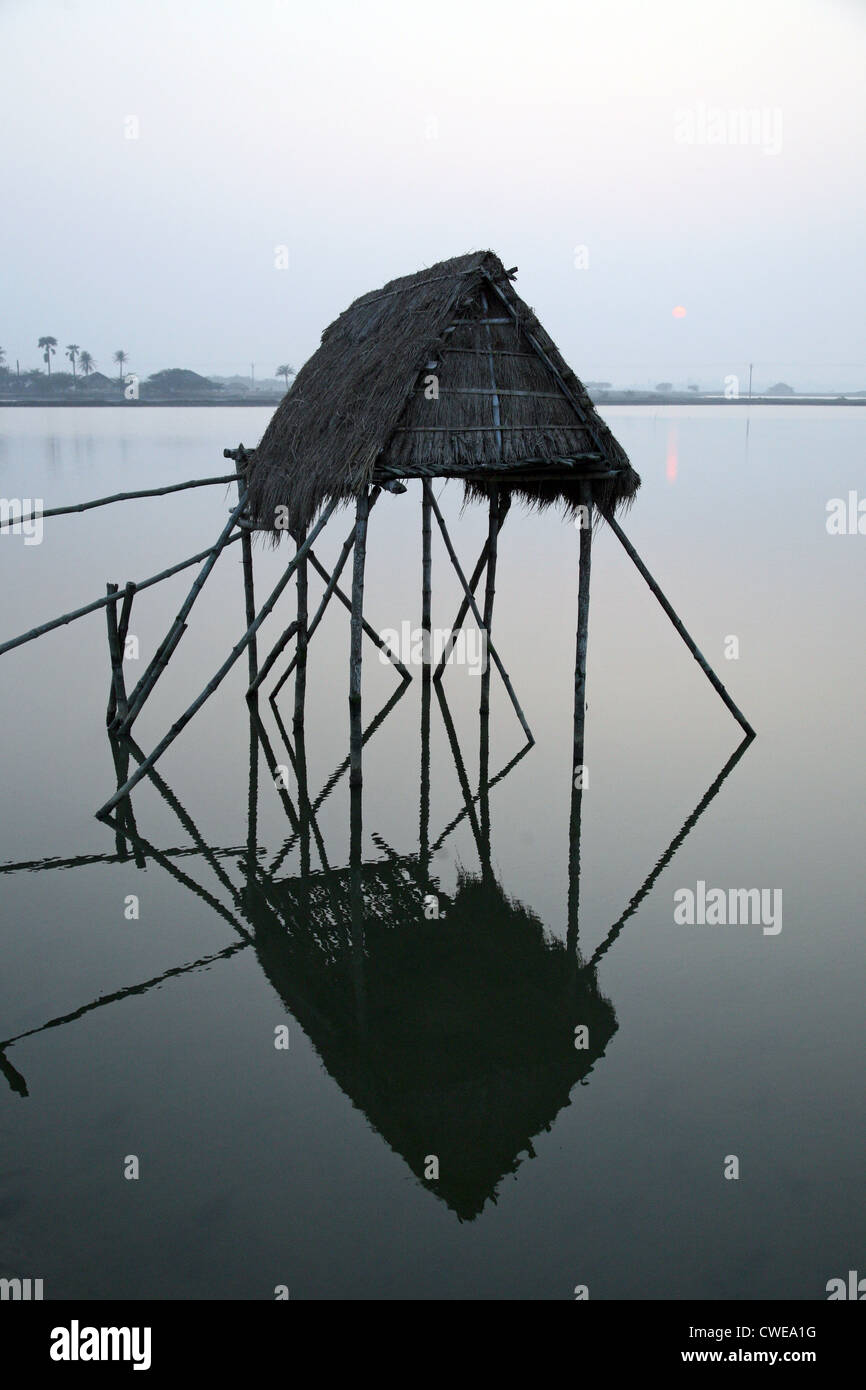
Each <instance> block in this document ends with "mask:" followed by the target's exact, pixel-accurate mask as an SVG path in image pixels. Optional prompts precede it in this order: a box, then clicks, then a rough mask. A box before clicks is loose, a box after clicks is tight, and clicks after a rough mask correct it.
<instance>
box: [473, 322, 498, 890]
mask: <svg viewBox="0 0 866 1390" xmlns="http://www.w3.org/2000/svg"><path fill="white" fill-rule="evenodd" d="M487 333H488V336H489V334H490V330H489V329H488V330H487ZM491 372H492V367H491ZM498 535H499V488H498V487H497V488H494V489H493V491H492V492H491V494H490V503H489V513H488V533H487V578H486V583H485V588H484V626H485V628H486V629H487V634H488V636H487V640H488V642H489V640H490V632H491V629H492V627H493V600H494V597H495V594H496V552H497V539H498ZM485 655H486V654H485ZM478 725H479V745H478V790H479V808H480V811H481V839H482V843H483V844H484V846H485V848H486V850H487V858H486V859H485V861H484V862H483V864H482V866H481V868H482V873H483V874H484V877H485V878H490V877H491V875H492V869H491V864H490V790H489V778H490V661H489V660H485V662H484V668H483V670H482V672H481V697H480V700H479V705H478Z"/></svg>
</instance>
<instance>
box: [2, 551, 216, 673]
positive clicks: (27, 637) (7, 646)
mask: <svg viewBox="0 0 866 1390" xmlns="http://www.w3.org/2000/svg"><path fill="white" fill-rule="evenodd" d="M239 540H240V535H239V534H238V535H234V536H230V537H229V539H228V540H227V541H226V545H233V544H234V542H235V541H239ZM212 551H213V546H209V547H208V549H207V550H200V551H199V553H198V555H191V556H190V558H189V559H188V560H181V561H180V563H179V564H177V565H171V566H169V568H168V569H167V570H161V571H160V573H159V574H154V575H151V577H150V579H142V580H140V582H139V583H138V584H133V585H132V586H131V587H132V589H133V590H134V591H135V592H136V593H140V592H141V590H142V589H149V588H150V587H151V585H153V584H161V583H162V581H163V580H164V579H171V577H172V575H175V574H179V573H180V571H181V570H185V569H189V567H190V566H191V565H197V564H198V562H199V560H204V559H206V557H207V556H208V555H210V554H211V553H212ZM127 587H130V586H127ZM114 602H115V598H114V595H113V594H106V595H105V596H104V597H103V598H97V599H94V600H93V602H92V603H86V604H85V605H84V607H83V608H74V609H73V610H72V612H71V613H64V614H63V615H62V616H61V617H59V618H52V619H51V621H50V622H48V623H42V624H41V626H39V627H34V628H31V629H30V631H29V632H23V633H22V634H21V636H20V637H12V638H10V639H9V641H8V642H4V643H2V645H0V656H3V655H4V653H6V652H11V651H12V650H14V648H15V647H23V645H24V644H25V642H34V641H35V640H36V638H37V637H44V635H45V633H46V632H53V630H54V629H55V628H58V627H65V626H66V625H67V623H74V622H76V621H77V619H78V618H85V617H87V615H88V613H95V612H96V611H97V609H99V608H104V607H105V605H106V604H108V603H114Z"/></svg>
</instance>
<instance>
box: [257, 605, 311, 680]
mask: <svg viewBox="0 0 866 1390" xmlns="http://www.w3.org/2000/svg"><path fill="white" fill-rule="evenodd" d="M297 630H298V623H297V619H296V618H293V619H292V621H291V622H290V623H289V625H288V627H287V628H286V630H285V632H284V633H283V634H282V635H281V636H280V637H278V638H277V641H276V642H275V643H274V645H273V647H272V648H271V650H270V651H269V652H268V655H267V657H266V658H265V661H264V664H263V665H262V667H261V669H260V670H259V671H258V672H257V673H256V678H255V680H254V681H253V683H252V685H251V686H250V687H249V689H248V690H247V695H248V696H249V697H252V696H254V695H257V694H258V691H259V686H260V685H261V683H262V681H263V680H264V679H265V677H266V676H267V675H268V674H269V673H270V670H271V667H272V666H273V664H274V662H275V661H276V660H277V659H278V658H279V656H280V655H281V653H282V652H284V651H285V649H286V647H287V646H288V645H289V643H290V642H291V640H292V638H293V637H294V635H295V633H296V632H297ZM308 640H309V634H308ZM289 669H291V667H290V668H289ZM288 674H289V672H288V671H286V672H285V673H284V675H283V680H285V679H286V677H287V676H288ZM282 683H283V681H282V680H281V681H280V685H282ZM278 689H279V686H277V687H276V688H275V689H274V690H273V692H272V694H271V699H272V700H275V699H276V696H277V690H278Z"/></svg>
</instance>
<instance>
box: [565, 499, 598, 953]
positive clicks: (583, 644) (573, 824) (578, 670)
mask: <svg viewBox="0 0 866 1390" xmlns="http://www.w3.org/2000/svg"><path fill="white" fill-rule="evenodd" d="M583 498H584V502H585V505H586V508H587V516H586V522H587V524H586V525H585V526H583V527H581V531H580V559H579V561H578V575H579V589H578V596H577V639H576V641H575V656H574V746H573V752H572V759H571V811H570V819H569V827H568V929H567V936H566V944H567V946H568V949H569V951H570V952H571V954H572V955H574V956H576V955H577V949H578V940H579V917H580V827H581V814H582V810H583V783H584V734H585V726H586V654H587V647H588V643H589V581H590V572H591V568H592V501H591V493H590V491H589V489H584V493H583Z"/></svg>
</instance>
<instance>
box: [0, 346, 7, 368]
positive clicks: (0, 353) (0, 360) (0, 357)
mask: <svg viewBox="0 0 866 1390" xmlns="http://www.w3.org/2000/svg"><path fill="white" fill-rule="evenodd" d="M5 361H6V349H5V348H0V367H2V366H3V364H4V363H5Z"/></svg>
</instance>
